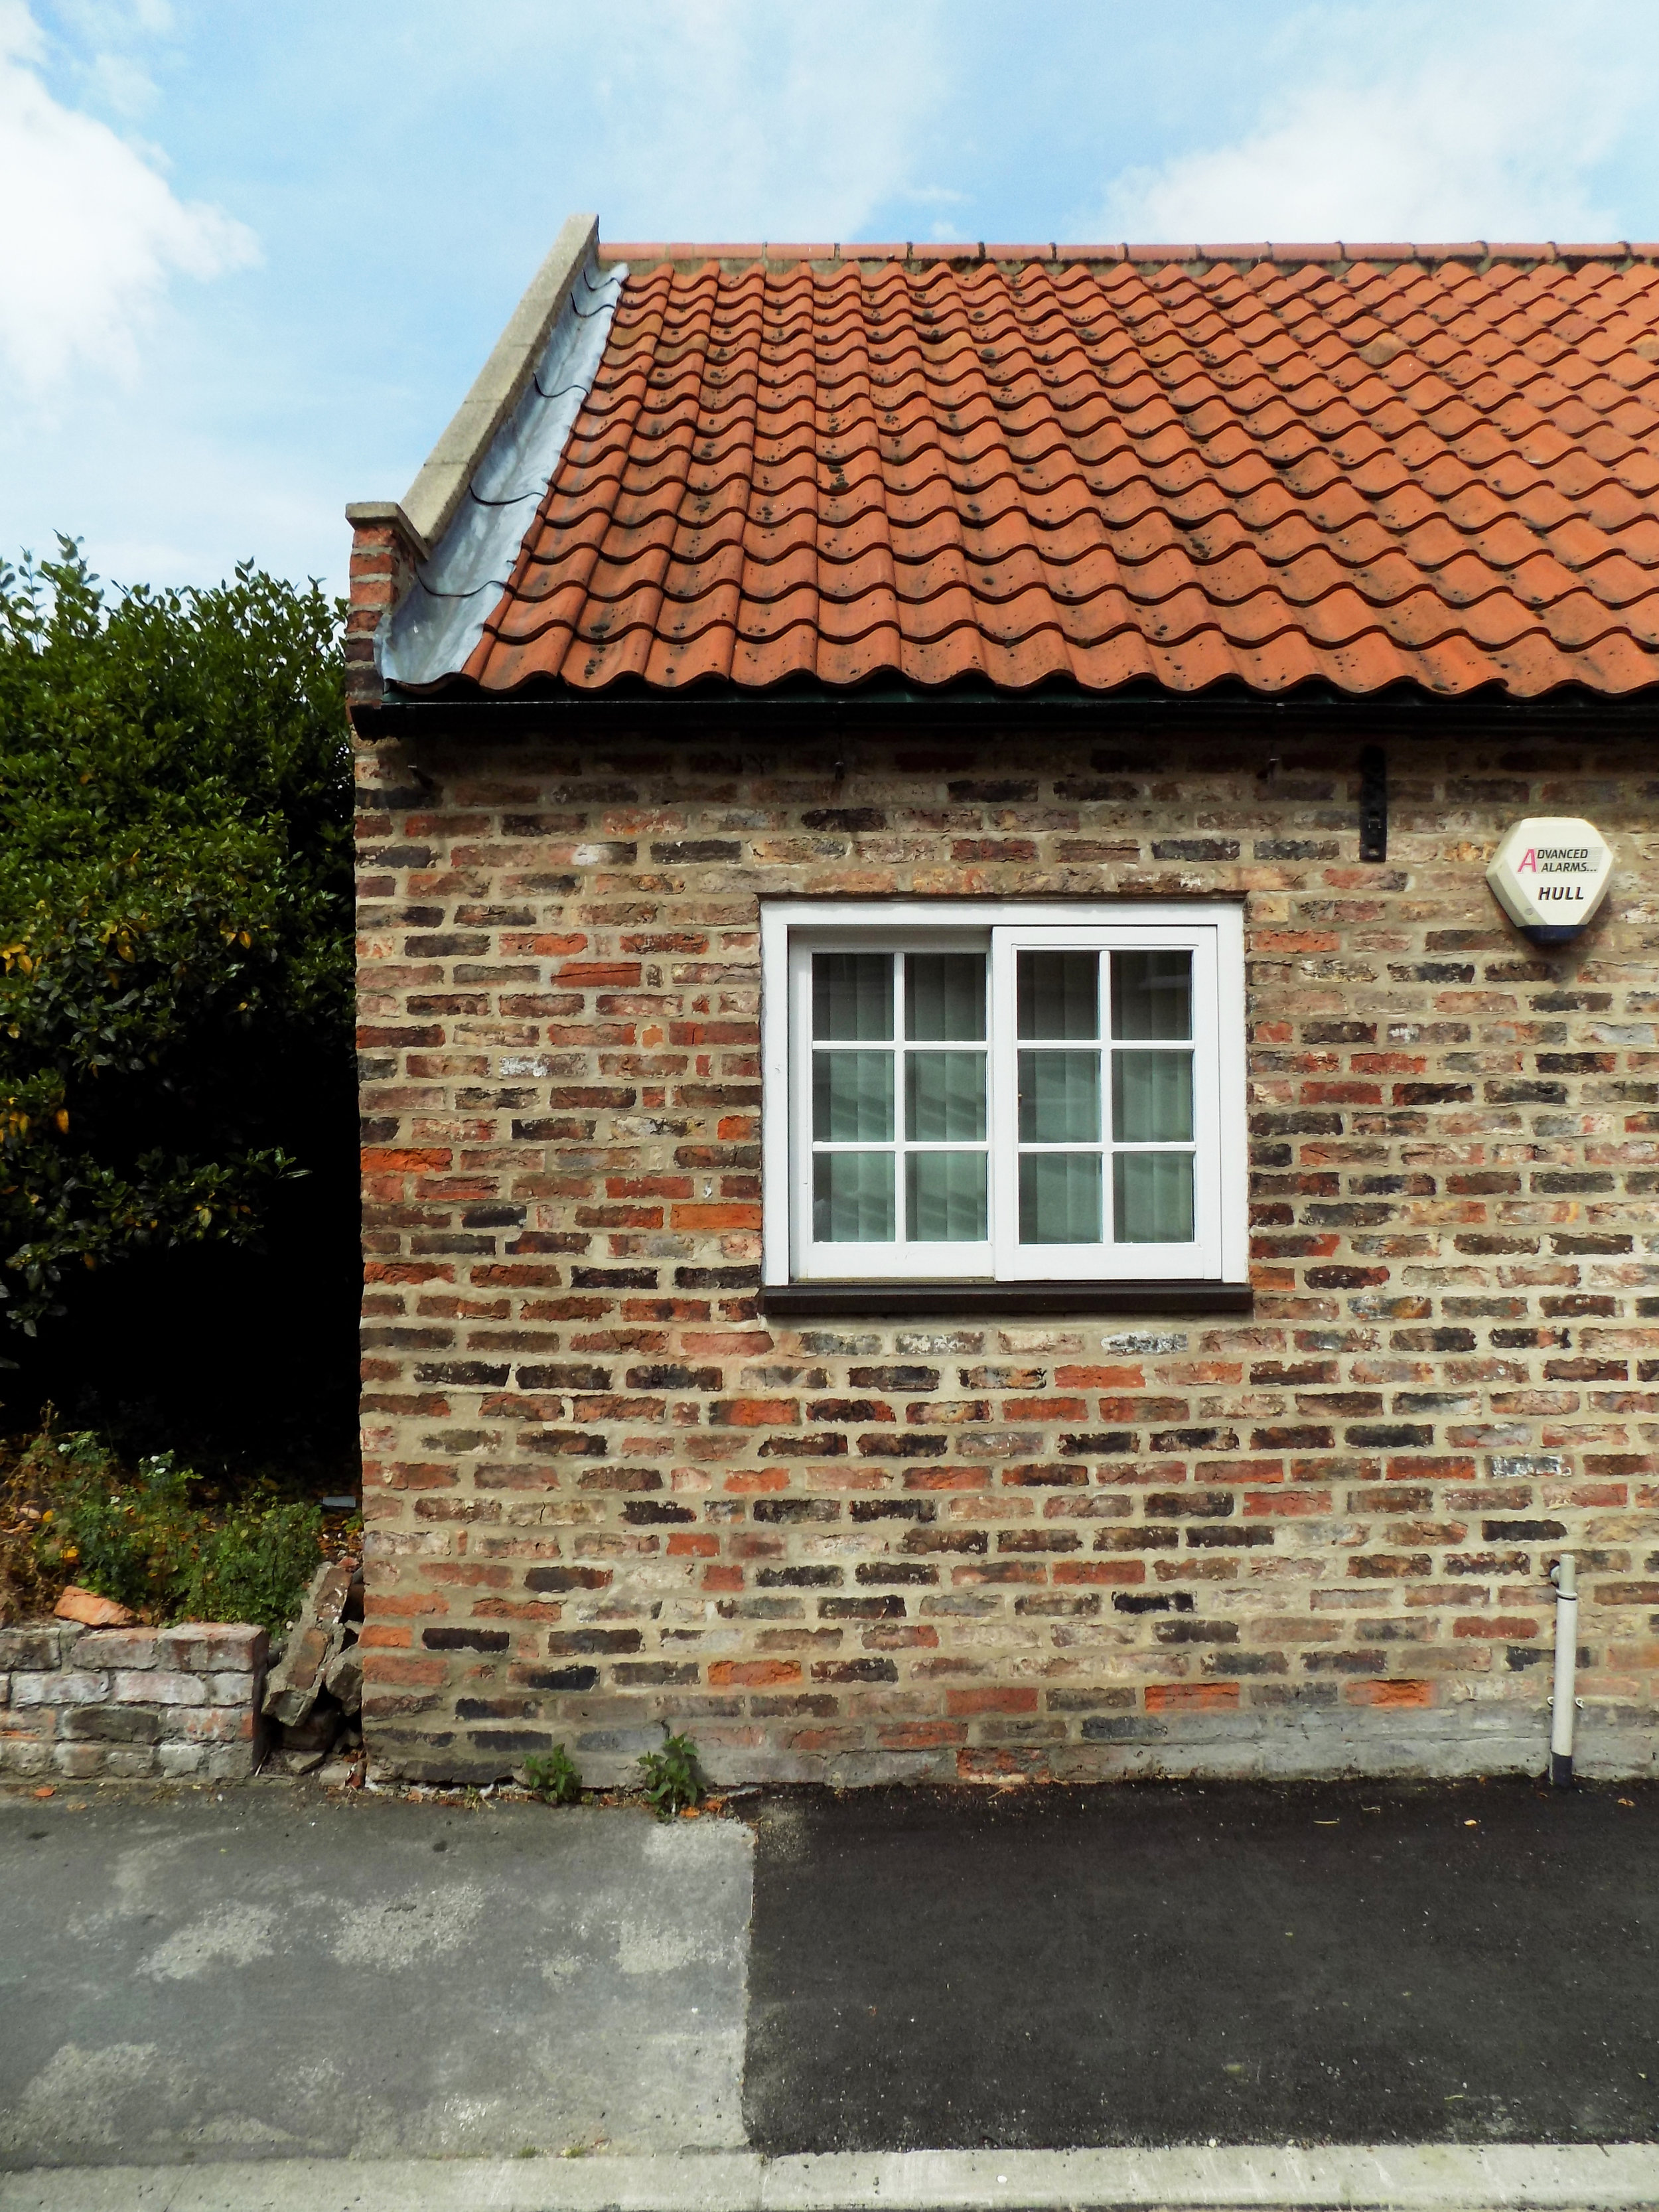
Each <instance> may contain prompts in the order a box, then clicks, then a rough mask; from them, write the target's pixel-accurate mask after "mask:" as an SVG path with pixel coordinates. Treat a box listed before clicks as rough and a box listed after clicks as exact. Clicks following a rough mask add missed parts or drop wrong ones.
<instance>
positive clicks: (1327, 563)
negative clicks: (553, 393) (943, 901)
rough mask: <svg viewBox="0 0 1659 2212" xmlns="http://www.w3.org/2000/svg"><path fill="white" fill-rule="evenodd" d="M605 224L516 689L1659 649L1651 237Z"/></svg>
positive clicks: (509, 621) (1360, 680)
mask: <svg viewBox="0 0 1659 2212" xmlns="http://www.w3.org/2000/svg"><path fill="white" fill-rule="evenodd" d="M792 254H793V255H794V256H795V258H790V256H791V255H792ZM603 258H605V259H606V260H609V261H611V262H621V261H623V260H625V261H626V262H627V264H629V265H628V270H627V274H626V277H625V280H624V281H623V283H622V285H621V289H620V292H619V295H617V303H616V306H615V310H614V313H613V315H612V319H611V324H610V327H609V331H608V334H607V336H606V338H605V345H604V350H603V353H602V355H601V356H600V357H599V362H598V367H597V369H596V371H595V372H594V373H593V375H592V383H591V385H590V386H589V387H588V389H587V392H586V400H585V402H584V403H583V404H581V406H580V410H579V411H578V412H577V413H576V414H575V417H574V424H573V426H572V428H570V431H569V434H568V439H567V440H566V441H565V443H564V445H563V447H562V453H560V455H559V458H558V461H557V465H556V468H555V470H554V473H553V475H552V477H551V480H550V483H549V484H548V487H547V489H546V492H545V495H544V496H543V497H542V498H541V500H540V501H539V502H538V504H537V505H536V507H535V510H534V520H533V521H532V523H531V525H530V526H529V528H528V530H527V532H526V534H525V535H524V537H523V538H522V541H521V542H520V544H519V547H518V551H517V557H516V560H514V561H513V563H512V568H511V574H510V577H509V579H508V580H507V586H506V588H505V590H504V591H503V592H501V595H500V598H499V601H498V603H497V604H495V607H494V611H493V612H491V613H489V615H488V616H487V617H485V618H484V619H483V627H482V634H481V635H478V636H477V642H476V644H474V645H473V646H472V647H471V651H470V653H468V655H467V657H466V659H465V665H464V667H463V668H462V669H461V670H460V671H459V673H460V674H461V675H463V676H464V677H465V678H467V679H470V680H471V683H472V684H476V685H477V686H480V687H482V688H483V690H486V691H489V692H502V691H511V690H517V689H519V688H520V687H522V686H525V685H531V684H556V685H558V686H560V687H572V688H574V689H576V690H599V689H601V688H603V687H605V686H607V685H611V684H617V683H618V682H619V681H622V680H623V679H635V680H636V681H641V682H643V683H644V684H647V685H648V686H650V687H653V688H656V689H662V690H680V689H683V688H684V687H686V686H688V685H691V684H697V683H699V682H706V681H708V680H710V679H713V680H717V681H722V682H725V683H728V684H735V685H738V686H743V687H766V686H770V685H774V684H781V683H782V682H784V681H785V680H786V679H787V678H809V679H811V680H813V681H814V682H816V683H817V684H823V685H829V686H836V687H840V686H851V685H854V684H862V683H865V682H867V681H869V680H870V679H872V678H875V679H883V678H884V679H886V680H889V681H891V680H894V679H897V680H900V681H902V683H904V684H909V685H916V686H935V685H941V684H951V683H952V682H953V681H957V680H958V679H975V678H976V679H979V680H981V681H982V682H986V683H988V684H993V685H995V686H998V687H1000V688H1005V689H1009V690H1025V689H1028V688H1030V687H1031V686H1033V685H1038V684H1044V683H1046V682H1050V681H1056V680H1058V681H1061V682H1064V681H1066V680H1067V679H1069V680H1070V681H1071V682H1073V683H1074V684H1078V685H1080V686H1083V687H1085V688H1086V689H1089V690H1097V691H1104V690H1113V689H1115V688H1116V687H1119V686H1121V685H1124V684H1130V683H1133V682H1135V681H1137V680H1140V681H1146V680H1150V681H1151V682H1152V683H1153V684H1157V685H1158V686H1159V687H1161V688H1163V689H1165V690H1170V691H1177V692H1191V691H1198V690H1203V689H1204V688H1206V686H1209V685H1212V684H1217V683H1219V682H1222V681H1225V680H1226V679H1229V678H1231V679H1234V680H1235V681H1237V682H1241V683H1243V684H1245V685H1247V686H1248V687H1249V688H1250V689H1251V690H1255V691H1257V692H1264V693H1277V692H1283V691H1285V690H1289V689H1290V688H1291V687H1292V686H1294V685H1296V684H1300V683H1303V682H1304V681H1306V680H1309V679H1323V680H1324V681H1326V682H1328V683H1329V684H1333V685H1334V686H1336V687H1337V688H1338V689H1339V690H1342V691H1346V692H1350V693H1355V694H1364V693H1369V692H1374V691H1376V690H1381V689H1382V688H1383V687H1384V686H1387V685H1389V684H1399V683H1401V682H1407V683H1410V684H1416V685H1419V686H1421V687H1422V688H1423V689H1425V690H1427V691H1430V692H1434V693H1439V694H1455V693H1460V692H1467V691H1470V690H1474V689H1476V688H1477V687H1480V686H1483V685H1488V686H1496V687H1499V688H1501V689H1502V690H1505V691H1507V692H1509V693H1510V694H1512V695H1515V696H1522V697H1532V696H1537V695H1538V694H1540V693H1543V692H1547V691H1549V690H1553V689H1555V688H1557V687H1559V686H1562V685H1571V684H1576V685H1579V686H1583V687H1587V688H1589V690H1594V691H1597V692H1602V693H1625V692H1630V691H1633V690H1638V689H1640V688H1641V687H1643V686H1645V685H1650V684H1654V683H1656V681H1659V511H1656V500H1655V494H1656V488H1659V265H1656V263H1659V249H1656V248H1650V247H1639V248H1636V249H1632V248H1630V247H1628V246H1610V247H1564V248H1558V247H1542V246H1537V247H1521V248H1507V247H1497V248H1487V247H1484V246H1476V245H1472V246H1468V248H1439V249H1433V250H1430V249H1425V248H1421V247H1413V246H1376V247H1363V248H1362V247H1348V248H1346V249H1345V248H1343V247H1340V246H1328V247H1310V248H1284V247H1279V248H1276V249H1275V248H1267V247H1261V248H1255V247H1218V248H1200V247H1194V246H1178V247H1170V248H1158V249H1133V250H1132V249H1124V248H1118V247H1110V248H1108V247H1084V248H1077V249H1066V250H1057V249H1055V248H1053V247H1044V246H1034V247H1030V248H995V247H994V248H990V249H988V250H987V249H978V250H975V249H974V248H967V249H963V248H960V247H957V248H953V249H950V250H948V251H946V250H939V249H933V250H928V249H919V248H909V247H902V246H896V247H893V248H884V247H868V246H851V247H845V248H831V247H828V246H824V247H803V248H799V249H783V248H779V247H776V246H768V247H761V246H754V247H706V248H701V249H699V248H694V247H689V246H672V247H641V246H617V247H613V248H608V249H606V250H605V254H604V256H603ZM494 573H495V575H496V576H497V578H498V579H499V576H500V574H501V573H502V571H501V570H496V571H495V572H494ZM495 588H496V587H495V586H493V585H492V586H490V589H491V590H492V591H494V590H495ZM478 604H479V605H480V607H481V608H482V607H483V606H484V605H488V604H489V600H488V599H487V598H484V599H480V600H479V602H478Z"/></svg>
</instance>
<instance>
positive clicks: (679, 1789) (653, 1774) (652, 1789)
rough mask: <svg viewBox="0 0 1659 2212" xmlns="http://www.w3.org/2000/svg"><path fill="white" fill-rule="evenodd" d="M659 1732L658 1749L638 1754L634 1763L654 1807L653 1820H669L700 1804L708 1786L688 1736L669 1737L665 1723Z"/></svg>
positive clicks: (693, 1744)
mask: <svg viewBox="0 0 1659 2212" xmlns="http://www.w3.org/2000/svg"><path fill="white" fill-rule="evenodd" d="M662 1729H663V1745H662V1749H661V1750H660V1751H647V1752H645V1753H641V1757H640V1759H639V1762H638V1764H639V1765H640V1766H641V1768H642V1769H643V1771H644V1774H645V1794H646V1796H647V1797H648V1798H649V1799H650V1801H651V1802H652V1804H653V1806H654V1807H655V1808H656V1814H657V1818H658V1819H659V1820H672V1819H673V1818H674V1815H675V1814H677V1813H682V1812H684V1810H685V1809H686V1808H687V1807H688V1806H691V1805H701V1804H702V1801H703V1799H704V1797H705V1796H707V1795H708V1784H707V1783H706V1782H705V1781H704V1780H703V1775H702V1767H701V1766H700V1765H698V1764H697V1747H696V1744H695V1743H693V1741H691V1739H690V1736H689V1735H669V1733H668V1723H667V1722H666V1721H665V1722H664V1723H663V1724H662Z"/></svg>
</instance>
